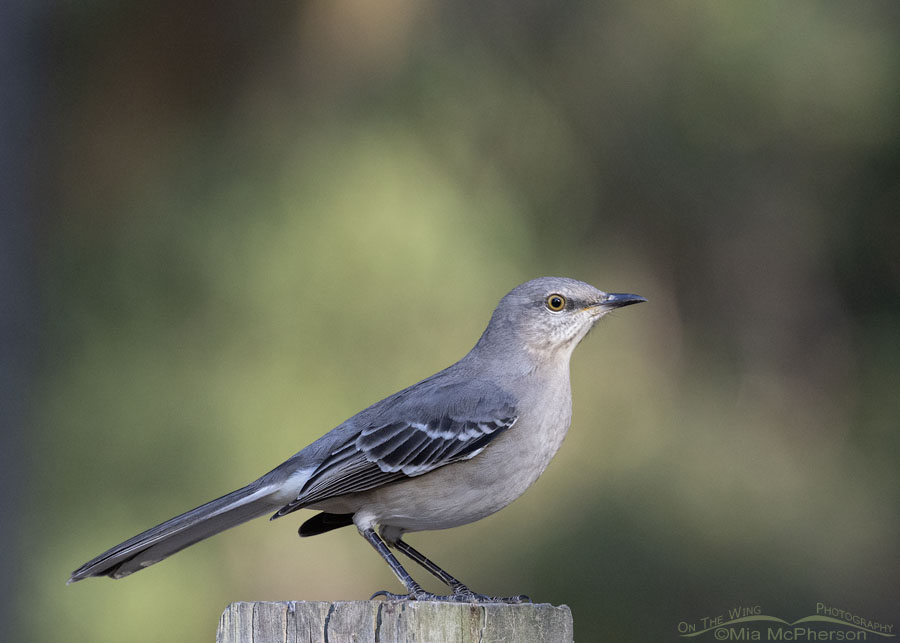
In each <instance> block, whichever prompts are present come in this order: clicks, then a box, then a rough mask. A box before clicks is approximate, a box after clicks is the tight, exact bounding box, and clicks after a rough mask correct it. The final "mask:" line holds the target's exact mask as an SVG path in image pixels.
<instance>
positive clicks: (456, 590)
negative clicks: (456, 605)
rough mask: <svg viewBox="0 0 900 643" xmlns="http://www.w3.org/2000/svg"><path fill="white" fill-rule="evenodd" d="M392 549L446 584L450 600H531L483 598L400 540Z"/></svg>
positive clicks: (521, 599)
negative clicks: (449, 592)
mask: <svg viewBox="0 0 900 643" xmlns="http://www.w3.org/2000/svg"><path fill="white" fill-rule="evenodd" d="M394 547H396V548H397V549H398V550H400V551H401V552H403V554H405V555H406V556H407V557H409V558H411V559H412V560H414V561H415V562H417V563H418V564H419V565H421V566H422V567H424V568H425V569H427V570H428V571H429V572H430V573H431V575H432V576H434V577H435V578H437V579H438V580H440V581H441V582H442V583H444V584H446V585H447V586H448V587H449V588H450V589H451V590H452V591H453V596H452V597H448V598H451V599H452V600H457V601H460V602H467V603H530V602H531V599H530V598H528V597H527V596H525V595H520V596H485V595H484V594H476V593H475V592H473V591H472V590H470V589H469V588H468V587H466V586H465V585H464V584H462V583H461V582H460V581H458V580H457V579H455V578H454V577H453V576H451V575H450V574H448V573H447V572H445V571H444V570H443V569H441V568H440V567H438V566H437V564H435V563H434V562H432V561H430V560H429V559H428V558H426V557H425V555H424V554H422V553H421V552H420V551H418V550H417V549H415V548H413V547H411V546H410V545H408V544H407V543H405V542H404V541H403V540H401V539H399V538H398V539H397V542H395V543H394Z"/></svg>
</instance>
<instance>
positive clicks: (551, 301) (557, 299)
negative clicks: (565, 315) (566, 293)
mask: <svg viewBox="0 0 900 643" xmlns="http://www.w3.org/2000/svg"><path fill="white" fill-rule="evenodd" d="M565 307H566V298H565V297H563V296H562V295H550V296H549V297H547V308H548V309H550V310H552V311H553V312H555V313H558V312H559V311H561V310H562V309H563V308H565Z"/></svg>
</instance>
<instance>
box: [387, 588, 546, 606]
mask: <svg viewBox="0 0 900 643" xmlns="http://www.w3.org/2000/svg"><path fill="white" fill-rule="evenodd" d="M378 596H382V597H384V599H385V600H388V601H438V602H442V603H530V602H531V599H530V598H528V597H527V596H525V595H524V594H520V595H519V596H486V595H485V594H476V593H475V592H473V591H472V590H470V589H469V588H468V587H463V588H457V589H455V590H454V591H453V593H452V594H449V595H446V596H445V595H441V594H432V593H431V592H426V591H425V590H423V589H420V590H418V591H415V592H410V593H409V594H395V593H393V592H389V591H387V590H381V591H380V592H375V593H374V594H372V596H371V598H369V600H370V601H371V600H374V599H375V598H376V597H378Z"/></svg>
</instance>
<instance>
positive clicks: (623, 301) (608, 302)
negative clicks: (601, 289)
mask: <svg viewBox="0 0 900 643" xmlns="http://www.w3.org/2000/svg"><path fill="white" fill-rule="evenodd" d="M645 301H647V300H646V299H644V298H643V297H641V296H640V295H626V294H624V293H619V292H611V293H608V294H607V295H606V297H604V298H603V301H602V303H601V304H600V305H601V306H603V307H604V308H621V307H622V306H630V305H631V304H640V303H642V302H645Z"/></svg>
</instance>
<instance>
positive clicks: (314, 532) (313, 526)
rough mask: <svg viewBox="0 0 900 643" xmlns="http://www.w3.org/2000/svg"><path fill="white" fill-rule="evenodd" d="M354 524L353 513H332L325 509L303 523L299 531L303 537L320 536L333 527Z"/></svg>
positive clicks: (338, 527)
mask: <svg viewBox="0 0 900 643" xmlns="http://www.w3.org/2000/svg"><path fill="white" fill-rule="evenodd" d="M352 524H353V514H330V513H327V512H325V511H323V512H322V513H319V514H316V515H315V516H313V517H312V518H310V519H309V520H307V521H306V522H304V523H303V524H302V525H300V529H298V530H297V533H299V534H300V537H301V538H306V537H307V536H318V535H319V534H324V533H325V532H326V531H331V530H332V529H340V528H341V527H348V526H350V525H352Z"/></svg>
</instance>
